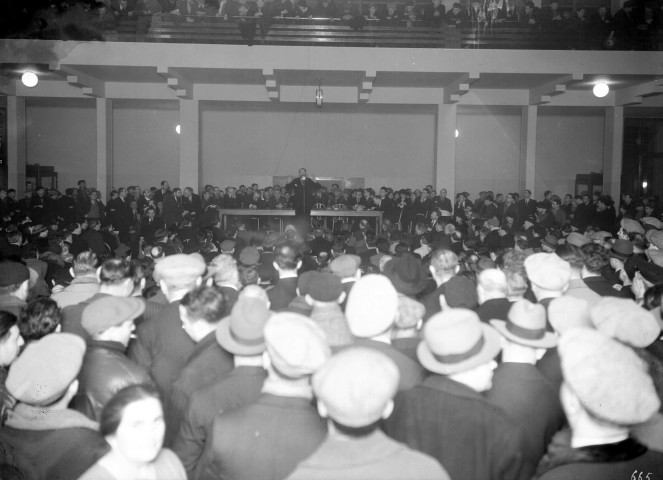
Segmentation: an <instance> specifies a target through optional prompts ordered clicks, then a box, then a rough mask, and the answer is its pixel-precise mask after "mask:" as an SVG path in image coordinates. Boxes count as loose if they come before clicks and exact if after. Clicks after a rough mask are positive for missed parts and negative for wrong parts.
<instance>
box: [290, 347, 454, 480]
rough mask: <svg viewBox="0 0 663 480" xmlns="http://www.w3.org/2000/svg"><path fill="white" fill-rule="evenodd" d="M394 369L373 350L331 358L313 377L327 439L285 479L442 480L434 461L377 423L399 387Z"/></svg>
mask: <svg viewBox="0 0 663 480" xmlns="http://www.w3.org/2000/svg"><path fill="white" fill-rule="evenodd" d="M398 375H399V373H398V368H397V367H396V365H395V364H394V363H393V362H392V361H391V360H389V358H388V357H386V356H385V355H383V354H382V353H380V352H377V351H375V350H371V349H367V348H362V347H357V348H350V349H347V350H344V351H342V352H340V353H338V354H336V355H334V356H333V357H332V358H331V359H330V360H329V361H328V362H327V363H326V364H325V365H324V366H323V367H322V368H321V369H320V370H318V371H317V372H316V373H315V374H314V376H313V391H314V392H315V395H316V398H317V401H318V411H319V412H320V415H321V416H322V417H324V418H327V428H328V430H329V433H328V434H327V438H326V439H325V441H324V442H323V443H322V445H320V448H318V450H316V451H315V452H314V453H313V454H312V455H311V456H310V457H308V458H307V459H306V460H304V461H303V462H301V463H300V464H299V465H298V467H297V469H296V470H295V471H294V472H293V473H292V474H291V475H290V476H289V477H288V480H297V479H299V480H316V479H319V480H335V479H338V480H341V479H348V478H364V479H374V478H375V479H378V478H379V479H381V480H402V479H405V478H407V479H411V480H413V479H417V480H433V479H435V480H446V479H448V478H449V475H448V474H447V472H445V471H444V469H443V468H442V467H441V466H440V464H439V463H438V462H437V461H436V460H435V459H434V458H432V457H430V456H428V455H426V454H423V453H421V452H416V451H414V450H411V449H410V448H408V447H407V446H406V445H403V444H402V443H398V442H396V441H394V440H392V439H391V438H389V437H387V436H386V435H385V434H384V433H383V432H382V430H380V427H379V425H380V421H381V420H382V419H384V418H387V417H389V415H390V414H391V411H392V409H393V400H392V399H393V397H394V395H395V394H396V390H397V388H398Z"/></svg>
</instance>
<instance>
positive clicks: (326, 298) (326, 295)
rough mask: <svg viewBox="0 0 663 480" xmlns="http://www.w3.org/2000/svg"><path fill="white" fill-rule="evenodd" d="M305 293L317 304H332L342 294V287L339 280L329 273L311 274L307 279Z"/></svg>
mask: <svg viewBox="0 0 663 480" xmlns="http://www.w3.org/2000/svg"><path fill="white" fill-rule="evenodd" d="M306 292H307V293H308V295H310V296H311V298H312V299H313V300H317V301H318V302H334V301H336V300H338V298H339V297H340V296H341V293H343V285H342V284H341V279H340V278H338V277H337V276H335V275H332V274H331V273H323V272H312V274H311V275H310V276H309V277H308V285H307V286H306ZM300 293H301V291H300Z"/></svg>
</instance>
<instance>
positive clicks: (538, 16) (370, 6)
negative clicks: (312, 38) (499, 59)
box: [5, 0, 663, 50]
mask: <svg viewBox="0 0 663 480" xmlns="http://www.w3.org/2000/svg"><path fill="white" fill-rule="evenodd" d="M659 3H660V2H659ZM33 13H34V15H32V17H31V18H29V19H27V18H22V21H19V19H17V23H19V24H25V25H24V28H23V30H22V31H18V30H16V33H15V34H16V35H18V36H23V37H26V36H27V37H30V38H46V39H52V38H61V37H62V36H65V37H66V38H67V39H76V38H75V37H76V34H79V35H80V37H81V38H80V39H87V38H85V35H86V34H89V35H92V37H93V38H89V39H103V34H104V32H109V31H112V30H113V29H114V28H115V26H116V24H118V22H124V23H125V24H126V23H127V22H135V23H136V26H135V28H136V32H137V35H138V37H139V38H140V37H141V35H144V34H145V33H147V31H148V30H149V28H150V22H151V19H150V17H152V16H155V15H157V16H160V17H162V19H164V20H167V21H172V22H176V23H177V22H185V23H191V24H195V23H201V22H211V21H219V20H221V21H227V22H236V23H237V24H238V25H239V27H240V31H241V33H242V35H243V36H244V37H245V38H248V39H253V37H254V35H255V34H256V29H257V28H256V27H257V25H259V26H260V27H259V29H260V30H259V31H260V34H261V35H262V36H264V35H265V34H266V33H267V31H268V30H269V26H270V25H271V24H272V23H273V22H275V21H278V22H280V23H301V22H302V21H303V20H306V22H307V23H310V22H311V21H316V22H323V23H327V24H328V23H329V21H330V20H331V21H332V23H335V24H341V25H349V26H350V27H352V28H355V29H360V28H363V27H364V26H365V25H377V26H399V27H432V28H440V27H442V26H444V25H448V26H456V27H460V28H465V29H468V30H472V29H477V28H481V29H486V28H487V27H490V29H489V32H491V33H493V32H499V28H500V27H511V28H520V30H521V31H522V33H523V34H525V33H535V34H537V35H538V36H540V37H542V38H543V37H545V38H547V39H549V40H550V42H549V43H548V44H547V45H548V46H547V48H556V49H579V50H588V49H592V50H595V49H599V50H600V49H617V50H632V49H635V50H660V49H661V42H662V40H663V6H661V5H656V4H655V3H644V2H640V3H638V2H635V0H626V1H624V2H623V5H622V7H621V8H619V9H617V10H615V11H614V12H612V13H611V11H610V6H609V5H607V4H606V5H601V6H599V7H598V8H588V7H584V6H582V5H579V6H578V7H577V8H575V9H570V8H568V7H561V6H560V5H559V2H558V1H557V0H552V1H551V2H544V6H543V7H542V8H539V7H536V6H535V5H534V3H533V2H532V1H525V2H523V3H522V5H521V4H514V2H510V1H508V0H505V1H497V0H464V1H463V2H459V3H453V4H452V5H451V6H450V8H449V9H448V10H447V9H446V7H445V5H444V4H443V3H442V1H441V0H429V1H426V0H420V1H418V2H415V1H414V0H405V1H404V2H403V1H402V0H401V1H400V2H395V1H393V2H387V1H384V0H382V1H380V2H366V3H361V4H360V3H359V2H357V1H345V2H344V1H342V0H338V1H336V0H111V1H109V0H103V1H102V0H64V1H62V2H59V3H53V4H52V5H50V6H48V7H47V8H45V9H42V10H38V11H35V12H33ZM16 15H17V16H19V17H25V16H26V15H28V12H27V11H21V12H17V13H16ZM324 19H328V20H326V21H325V20H324ZM72 24H73V26H72ZM12 28H13V27H12V26H11V25H7V27H6V28H5V29H6V31H7V32H11V31H12ZM496 29H497V30H496ZM95 32H96V33H95ZM482 34H485V31H482ZM10 36H11V35H10ZM97 37H99V38H97ZM528 38H529V37H528Z"/></svg>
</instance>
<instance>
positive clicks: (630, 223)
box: [620, 218, 645, 234]
mask: <svg viewBox="0 0 663 480" xmlns="http://www.w3.org/2000/svg"><path fill="white" fill-rule="evenodd" d="M620 225H621V227H622V228H623V229H624V230H625V231H626V232H628V233H642V234H644V233H645V229H644V228H643V227H642V225H640V223H638V222H637V221H635V220H633V219H631V218H622V220H621V222H620Z"/></svg>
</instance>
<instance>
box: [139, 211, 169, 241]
mask: <svg viewBox="0 0 663 480" xmlns="http://www.w3.org/2000/svg"><path fill="white" fill-rule="evenodd" d="M162 228H166V223H165V222H164V221H163V219H162V218H161V217H156V216H155V217H154V218H153V219H152V220H150V218H149V217H148V216H147V215H145V216H144V217H143V218H141V219H140V225H139V227H138V234H139V235H140V236H141V237H143V238H145V243H147V244H148V245H151V244H153V243H154V241H155V237H154V234H155V233H156V232H157V230H159V229H162Z"/></svg>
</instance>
